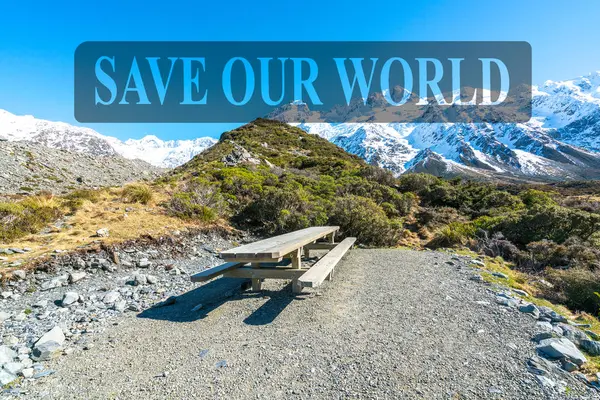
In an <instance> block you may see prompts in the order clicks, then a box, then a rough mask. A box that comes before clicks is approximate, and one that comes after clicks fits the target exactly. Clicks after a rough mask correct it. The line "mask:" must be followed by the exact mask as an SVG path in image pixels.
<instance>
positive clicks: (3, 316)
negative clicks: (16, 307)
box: [0, 311, 10, 323]
mask: <svg viewBox="0 0 600 400" xmlns="http://www.w3.org/2000/svg"><path fill="white" fill-rule="evenodd" d="M9 318H10V314H9V313H7V312H6V311H0V323H2V322H4V321H6V320H7V319H9Z"/></svg>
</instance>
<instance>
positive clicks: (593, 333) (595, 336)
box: [0, 318, 600, 340]
mask: <svg viewBox="0 0 600 400" xmlns="http://www.w3.org/2000/svg"><path fill="white" fill-rule="evenodd" d="M0 320H1V318H0ZM585 333H586V335H588V336H589V337H591V338H592V339H594V340H600V335H598V334H597V333H596V332H592V331H590V330H586V331H585Z"/></svg>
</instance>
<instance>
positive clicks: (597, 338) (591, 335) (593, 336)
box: [585, 330, 600, 340]
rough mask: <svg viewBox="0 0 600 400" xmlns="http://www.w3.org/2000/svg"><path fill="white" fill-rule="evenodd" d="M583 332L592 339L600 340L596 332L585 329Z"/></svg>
mask: <svg viewBox="0 0 600 400" xmlns="http://www.w3.org/2000/svg"><path fill="white" fill-rule="evenodd" d="M585 334H586V335H588V336H589V337H591V338H592V339H594V340H600V335H598V334H597V333H596V332H592V331H590V330H586V331H585Z"/></svg>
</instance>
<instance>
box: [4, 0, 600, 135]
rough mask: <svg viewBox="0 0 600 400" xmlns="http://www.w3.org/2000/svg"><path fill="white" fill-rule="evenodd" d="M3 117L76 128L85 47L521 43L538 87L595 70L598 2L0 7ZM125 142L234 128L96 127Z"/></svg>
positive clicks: (174, 2) (112, 1) (129, 0)
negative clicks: (96, 43)
mask: <svg viewBox="0 0 600 400" xmlns="http://www.w3.org/2000/svg"><path fill="white" fill-rule="evenodd" d="M0 10H1V11H0V108H1V109H6V110H8V111H10V112H13V113H16V114H32V115H34V116H36V117H38V118H44V119H50V120H60V121H65V122H69V123H73V124H76V125H79V124H78V123H76V121H75V119H74V117H73V52H74V50H75V48H76V47H77V45H78V44H80V43H81V42H83V41H87V40H283V41H285V40H525V41H528V42H529V43H530V44H531V45H532V48H533V73H534V75H533V78H534V83H535V84H540V83H542V82H544V81H545V80H547V79H552V80H562V79H568V78H573V77H576V76H579V75H584V74H586V73H588V72H591V71H595V70H600V51H599V50H598V43H600V23H599V22H598V16H599V15H600V2H599V1H597V0H588V1H585V0H582V1H564V0H560V1H559V0H546V1H541V0H540V1H538V0H516V1H515V0H503V1H494V2H492V1H482V0H478V1H474V0H461V1H450V0H447V1H442V0H435V1H427V0H419V1H402V0H393V1H381V0H380V1H370V2H369V1H366V2H365V1H356V0H346V1H343V2H341V1H340V2H326V1H323V0H319V1H313V0H303V1H285V0H279V1H258V0H254V1H244V2H241V1H227V0H224V1H199V0H198V1H178V0H169V1H157V0H146V1H143V2H142V1H133V0H120V1H117V0H103V1H101V2H98V1H93V0H88V1H60V0H58V1H42V0H37V1H35V0H31V1H27V0H25V1H5V2H3V4H2V6H1V7H0ZM88 126H90V127H92V128H94V129H96V130H98V131H99V132H101V133H104V134H107V135H112V136H116V137H119V138H121V139H126V138H129V137H133V138H139V137H141V136H143V135H145V134H155V135H157V136H159V137H160V138H162V139H183V138H193V137H198V136H207V135H208V136H214V137H218V136H219V135H220V134H221V133H222V132H223V131H225V130H228V129H230V128H232V127H233V126H232V125H231V124H228V125H227V124H92V125H88Z"/></svg>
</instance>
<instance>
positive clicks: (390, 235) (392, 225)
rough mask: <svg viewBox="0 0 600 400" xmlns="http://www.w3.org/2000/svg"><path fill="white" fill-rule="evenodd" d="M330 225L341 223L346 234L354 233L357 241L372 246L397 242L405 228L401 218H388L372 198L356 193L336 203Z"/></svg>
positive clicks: (340, 225)
mask: <svg viewBox="0 0 600 400" xmlns="http://www.w3.org/2000/svg"><path fill="white" fill-rule="evenodd" d="M329 224H331V225H338V226H339V227H340V234H341V235H342V236H343V237H346V236H354V237H356V238H357V240H358V242H360V243H364V244H368V245H373V246H394V245H397V243H398V240H399V239H400V235H401V234H402V230H403V229H402V221H401V220H397V219H390V218H388V216H387V215H386V213H385V212H384V210H383V209H382V208H381V207H380V206H378V205H377V204H376V203H375V202H374V201H373V200H371V199H368V198H364V197H359V196H353V195H350V196H345V197H342V198H340V199H338V200H337V201H336V202H335V203H334V204H333V207H332V209H331V211H330V215H329Z"/></svg>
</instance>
